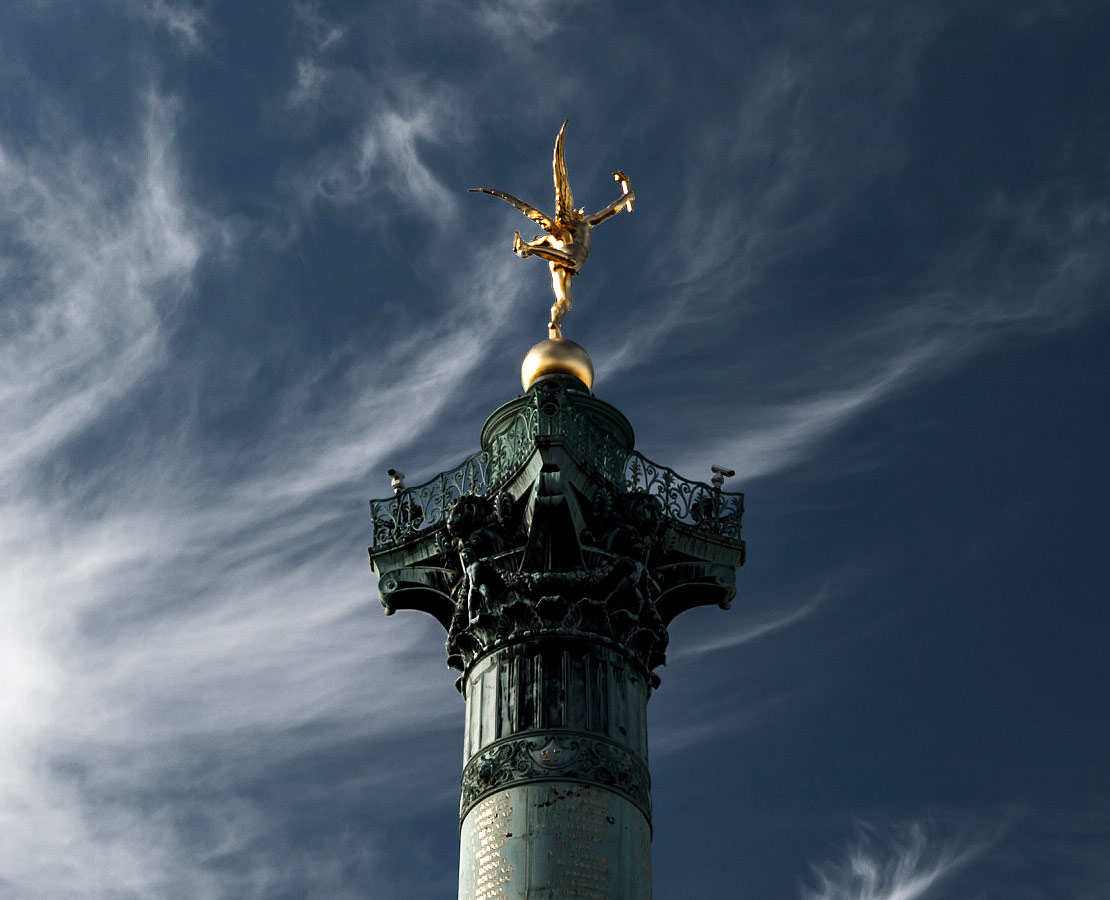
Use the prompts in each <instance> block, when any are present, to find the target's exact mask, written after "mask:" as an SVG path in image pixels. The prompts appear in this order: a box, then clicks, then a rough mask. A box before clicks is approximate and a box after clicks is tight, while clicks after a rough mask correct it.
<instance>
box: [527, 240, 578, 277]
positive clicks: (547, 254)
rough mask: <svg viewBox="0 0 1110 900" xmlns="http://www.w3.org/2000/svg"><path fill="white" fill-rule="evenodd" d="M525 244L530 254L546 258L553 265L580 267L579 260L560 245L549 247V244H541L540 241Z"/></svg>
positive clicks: (571, 267) (568, 267) (574, 268)
mask: <svg viewBox="0 0 1110 900" xmlns="http://www.w3.org/2000/svg"><path fill="white" fill-rule="evenodd" d="M524 246H525V247H526V248H527V249H528V255H529V256H538V257H539V258H540V259H546V260H547V261H548V262H549V263H551V264H552V265H555V264H558V265H560V266H562V267H564V268H567V269H571V270H576V269H577V268H578V260H576V259H575V258H574V257H573V256H571V255H570V254H569V253H567V252H566V251H565V250H560V249H559V248H558V247H549V246H548V245H547V244H541V243H539V242H538V241H537V242H536V243H533V244H525V245H524Z"/></svg>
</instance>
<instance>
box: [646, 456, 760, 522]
mask: <svg viewBox="0 0 1110 900" xmlns="http://www.w3.org/2000/svg"><path fill="white" fill-rule="evenodd" d="M624 476H625V477H624V483H625V485H626V488H627V490H629V491H638V492H641V493H645V494H650V495H651V496H653V497H657V498H658V499H659V500H660V502H661V503H662V504H663V514H664V515H665V516H667V517H668V518H671V519H676V520H678V521H679V522H684V523H685V524H687V525H690V526H692V527H693V529H694V531H695V532H702V533H705V534H709V535H714V536H720V537H723V538H726V539H728V540H730V541H739V540H740V518H741V516H742V515H743V514H744V495H743V494H734V493H729V492H727V491H722V490H719V489H717V488H714V487H710V486H709V485H708V484H704V483H703V482H700V481H688V480H687V479H685V478H683V477H682V476H681V475H679V474H678V473H677V472H675V471H674V470H673V469H668V468H667V467H666V466H661V465H659V464H658V463H653V462H652V461H651V460H650V459H648V458H647V457H646V456H644V455H642V454H640V453H636V452H633V453H632V454H631V455H630V456H629V457H628V462H627V464H626V465H625V470H624Z"/></svg>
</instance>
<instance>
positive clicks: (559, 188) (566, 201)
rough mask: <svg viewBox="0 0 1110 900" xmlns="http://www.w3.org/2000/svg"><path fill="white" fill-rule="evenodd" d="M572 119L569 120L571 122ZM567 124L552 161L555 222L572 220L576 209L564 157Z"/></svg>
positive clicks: (558, 138) (560, 130)
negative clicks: (571, 215) (572, 211)
mask: <svg viewBox="0 0 1110 900" xmlns="http://www.w3.org/2000/svg"><path fill="white" fill-rule="evenodd" d="M569 121H570V119H567V122H569ZM567 122H563V127H562V128H560V129H559V134H558V135H557V136H556V138H555V156H554V158H553V159H552V160H551V168H552V169H553V170H554V174H555V221H557V222H558V221H562V220H565V219H568V218H570V213H571V210H573V209H574V195H573V194H572V193H571V192H570V180H569V179H568V178H567V161H566V158H565V157H564V156H563V134H564V133H565V132H566V130H567Z"/></svg>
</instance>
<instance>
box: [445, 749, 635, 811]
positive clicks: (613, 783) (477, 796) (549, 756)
mask: <svg viewBox="0 0 1110 900" xmlns="http://www.w3.org/2000/svg"><path fill="white" fill-rule="evenodd" d="M534 781H580V782H584V783H586V784H592V785H597V786H598V787H603V788H607V789H608V790H611V791H613V792H615V793H617V794H620V795H621V796H623V797H626V798H627V799H628V800H630V801H632V803H634V804H635V805H636V806H637V807H638V808H639V810H640V811H641V812H642V813H643V814H644V816H645V817H646V818H647V820H648V822H651V776H650V775H649V774H648V769H647V766H646V765H645V764H644V762H643V760H641V759H640V758H639V756H637V755H636V754H635V753H633V752H632V751H631V750H629V749H628V748H627V747H622V746H621V745H620V744H616V743H614V742H613V741H610V740H606V739H605V738H598V737H595V736H592V735H587V734H582V733H581V732H577V731H530V732H528V733H527V734H524V735H517V736H514V737H511V738H505V739H504V740H501V741H498V742H496V743H493V744H490V745H489V746H488V747H486V748H484V749H483V750H481V751H480V752H479V753H476V754H475V755H474V756H472V757H471V758H470V761H469V762H468V763H467V764H466V768H464V769H463V773H462V797H461V799H460V802H459V820H460V821H462V820H463V819H465V818H466V814H467V813H468V812H470V810H471V809H472V808H473V807H474V805H475V804H476V803H478V802H479V801H481V800H483V799H484V798H486V797H488V796H489V795H490V794H493V793H496V792H497V791H500V790H504V789H505V788H507V787H512V786H515V785H518V784H524V783H526V782H534Z"/></svg>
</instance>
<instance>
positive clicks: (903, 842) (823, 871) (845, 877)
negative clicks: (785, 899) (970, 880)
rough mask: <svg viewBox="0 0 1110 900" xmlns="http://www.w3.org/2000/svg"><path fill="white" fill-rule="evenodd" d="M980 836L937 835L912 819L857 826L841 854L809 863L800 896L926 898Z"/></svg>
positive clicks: (971, 855) (972, 855)
mask: <svg viewBox="0 0 1110 900" xmlns="http://www.w3.org/2000/svg"><path fill="white" fill-rule="evenodd" d="M990 844H991V839H988V838H984V837H971V838H951V839H942V838H938V837H936V836H935V835H934V834H933V833H932V832H931V831H930V829H929V828H928V826H927V825H926V824H923V823H920V822H915V823H912V824H910V825H907V826H904V827H902V828H899V829H896V830H893V832H892V833H887V834H880V832H879V831H878V830H877V829H873V828H868V827H862V828H861V833H860V835H859V837H858V838H857V839H856V841H855V843H854V844H853V845H852V846H850V847H849V848H847V849H846V851H845V853H844V855H843V856H842V857H841V858H839V859H835V860H830V861H828V862H824V863H819V864H816V865H814V866H813V867H812V870H813V881H814V882H815V885H814V886H813V887H806V888H803V890H802V897H803V898H804V900H929V898H932V897H934V896H938V894H937V893H936V892H935V891H934V890H933V889H934V888H936V887H937V886H938V885H939V884H940V883H941V882H942V881H946V880H948V879H950V878H951V877H952V876H953V875H954V874H955V873H957V872H958V871H959V870H960V869H961V868H963V867H964V866H966V865H967V864H969V863H970V862H972V861H973V860H975V859H976V858H978V857H979V856H980V855H981V854H982V853H983V852H984V851H985V850H986V849H987V848H988V847H989V846H990Z"/></svg>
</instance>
